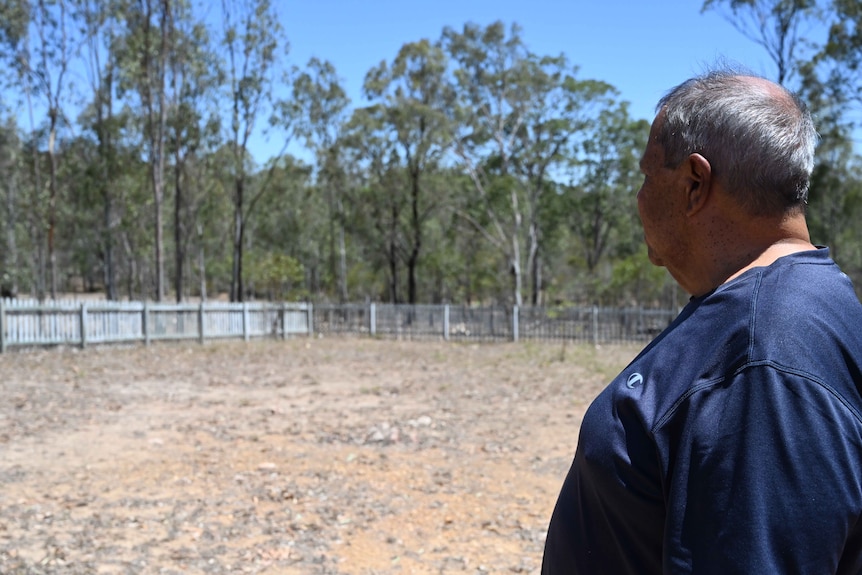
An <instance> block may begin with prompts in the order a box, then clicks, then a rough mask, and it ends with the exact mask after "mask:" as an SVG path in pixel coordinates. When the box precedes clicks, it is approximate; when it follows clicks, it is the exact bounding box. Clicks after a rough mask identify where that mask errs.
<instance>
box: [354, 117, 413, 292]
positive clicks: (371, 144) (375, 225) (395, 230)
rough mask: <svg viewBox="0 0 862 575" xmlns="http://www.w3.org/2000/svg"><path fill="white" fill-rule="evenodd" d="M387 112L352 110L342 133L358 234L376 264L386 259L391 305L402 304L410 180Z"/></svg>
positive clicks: (387, 285)
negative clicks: (350, 169)
mask: <svg viewBox="0 0 862 575" xmlns="http://www.w3.org/2000/svg"><path fill="white" fill-rule="evenodd" d="M385 126H386V110H385V107H384V105H383V104H373V105H371V106H366V107H363V108H358V109H356V110H354V112H353V114H352V116H351V118H350V121H349V122H348V124H347V126H346V128H345V133H344V136H343V142H342V145H343V149H344V153H345V156H346V160H347V165H348V166H352V167H353V173H352V175H351V179H352V180H353V181H354V182H355V189H354V190H353V193H352V194H351V199H352V204H353V208H354V209H353V218H354V221H355V223H356V228H357V229H356V234H357V236H358V237H359V238H360V239H361V241H362V244H363V246H364V247H365V249H366V251H367V253H368V255H367V256H366V258H364V259H365V260H367V261H370V262H372V265H374V264H377V262H378V261H382V262H383V267H384V268H385V269H386V273H387V282H386V290H385V291H386V294H387V297H388V300H389V302H390V303H402V297H401V281H400V263H401V261H402V259H403V253H404V250H405V245H406V240H405V238H404V231H403V225H402V219H403V217H402V213H403V212H404V211H405V210H406V207H407V206H406V204H407V197H406V195H405V194H404V193H403V191H404V189H405V188H406V187H407V178H406V174H405V171H404V169H403V167H402V165H401V161H400V158H399V156H398V152H397V149H396V144H395V142H394V141H393V139H392V138H391V137H389V133H388V132H387V131H386V130H385Z"/></svg>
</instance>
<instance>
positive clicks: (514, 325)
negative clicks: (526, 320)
mask: <svg viewBox="0 0 862 575" xmlns="http://www.w3.org/2000/svg"><path fill="white" fill-rule="evenodd" d="M512 341H518V306H515V307H513V308H512Z"/></svg>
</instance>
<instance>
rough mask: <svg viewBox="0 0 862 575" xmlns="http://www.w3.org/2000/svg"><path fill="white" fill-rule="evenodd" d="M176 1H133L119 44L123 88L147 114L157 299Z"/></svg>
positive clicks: (125, 11)
mask: <svg viewBox="0 0 862 575" xmlns="http://www.w3.org/2000/svg"><path fill="white" fill-rule="evenodd" d="M176 2H177V0H128V2H127V3H125V4H124V5H123V6H122V9H121V12H120V13H121V14H122V16H123V24H124V26H125V29H124V30H123V32H122V37H121V38H119V39H118V42H117V43H116V44H115V46H116V51H117V57H118V59H119V71H120V86H119V88H120V90H121V93H122V94H126V95H128V94H132V93H134V94H136V95H137V104H138V105H139V106H140V112H141V116H142V124H143V126H142V130H141V134H142V142H143V144H144V147H143V149H144V150H145V154H146V158H147V163H148V165H149V167H150V185H151V190H152V197H153V204H152V208H153V225H154V228H155V229H154V246H153V247H154V256H155V257H154V268H155V269H154V272H155V274H154V280H155V281H154V284H155V285H154V289H155V294H154V295H155V299H156V301H162V299H163V298H164V296H165V291H166V279H165V257H164V213H163V212H164V208H163V206H164V199H165V172H166V157H165V142H166V133H167V121H168V107H169V102H168V92H167V82H168V77H169V58H170V53H171V50H172V49H173V41H174V32H173V27H174V11H175V9H176Z"/></svg>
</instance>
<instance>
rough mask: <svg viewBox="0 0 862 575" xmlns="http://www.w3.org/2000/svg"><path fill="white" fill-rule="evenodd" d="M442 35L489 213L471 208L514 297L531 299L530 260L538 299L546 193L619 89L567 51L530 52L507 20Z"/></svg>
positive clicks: (469, 155) (461, 150) (459, 130)
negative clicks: (527, 284)
mask: <svg viewBox="0 0 862 575" xmlns="http://www.w3.org/2000/svg"><path fill="white" fill-rule="evenodd" d="M443 41H444V45H445V47H446V49H447V51H448V53H449V54H450V56H451V57H452V59H453V60H454V61H455V62H456V64H457V66H456V68H455V70H454V78H455V82H454V88H455V90H456V92H457V93H456V105H455V106H453V109H454V110H455V112H454V120H455V124H454V125H455V126H456V131H455V137H454V153H455V157H456V158H457V159H458V161H459V163H460V165H461V166H463V168H464V169H465V170H466V172H467V173H468V174H469V175H470V177H471V179H472V181H473V184H474V189H475V191H476V193H477V196H478V199H479V202H478V205H479V206H480V207H481V210H482V215H481V217H479V216H478V215H477V214H476V213H470V212H469V211H467V210H465V211H463V214H464V217H465V218H467V219H469V220H470V221H471V222H472V223H473V224H474V225H475V226H476V227H477V229H479V230H480V231H481V232H482V234H483V236H484V237H485V238H486V239H487V240H488V241H490V242H491V243H492V244H493V245H494V246H496V247H497V249H498V250H499V251H500V252H501V253H502V254H504V256H505V257H506V259H507V261H508V267H509V271H510V273H511V275H512V292H513V300H514V303H515V304H517V305H522V303H523V296H522V291H523V275H524V268H525V267H526V268H527V269H528V270H530V271H532V273H533V278H534V282H533V283H534V289H533V297H532V301H533V302H537V301H538V293H539V291H540V289H541V286H540V285H539V280H538V271H537V270H538V269H539V267H538V261H537V257H538V254H539V253H540V251H541V241H542V230H541V218H540V211H541V209H542V196H543V195H544V194H545V193H546V190H547V189H548V188H549V187H552V186H553V182H554V178H556V177H559V175H561V173H562V169H563V168H564V166H565V165H566V163H567V161H568V158H569V157H571V155H572V153H573V146H574V145H575V144H576V142H578V141H579V139H580V138H581V137H582V133H583V132H584V131H585V130H586V128H587V127H588V126H589V125H591V124H592V123H593V122H595V119H596V117H597V114H598V113H599V112H600V111H601V110H602V109H604V108H606V107H607V106H609V105H610V104H611V102H612V101H613V96H614V94H615V92H614V90H613V88H612V87H611V86H610V85H608V84H606V83H604V82H598V81H592V80H578V79H577V78H576V73H577V69H576V68H573V67H571V66H570V65H569V63H568V61H567V59H566V58H565V56H562V55H561V56H559V57H540V56H536V55H535V54H532V53H530V52H529V51H528V50H527V49H526V47H525V45H524V43H523V40H522V39H521V36H520V28H519V27H518V26H517V25H512V26H511V28H510V29H509V30H508V32H507V30H506V28H505V26H504V25H503V24H502V23H500V22H497V23H494V24H491V25H489V26H488V27H486V28H484V29H483V28H481V27H479V26H476V25H474V24H467V25H465V26H464V29H463V32H456V31H454V30H452V29H451V28H447V29H446V30H444V33H443ZM525 264H526V266H525Z"/></svg>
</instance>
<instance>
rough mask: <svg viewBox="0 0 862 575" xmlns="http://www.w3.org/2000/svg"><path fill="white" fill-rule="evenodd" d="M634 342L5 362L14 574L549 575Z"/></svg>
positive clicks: (58, 352)
mask: <svg viewBox="0 0 862 575" xmlns="http://www.w3.org/2000/svg"><path fill="white" fill-rule="evenodd" d="M636 351H637V350H636V349H635V348H634V347H605V348H602V349H594V348H592V347H572V346H568V347H567V346H565V345H563V344H534V343H523V342H522V343H506V344H482V345H474V344H459V343H445V342H399V341H381V340H373V339H314V340H306V339H295V340H289V341H286V342H285V341H254V342H250V343H243V342H221V343H211V344H207V345H204V346H199V345H197V344H183V345H154V346H152V347H129V348H117V347H102V348H91V349H87V350H83V351H79V350H75V349H53V350H35V351H16V352H13V353H9V354H5V355H2V356H0V394H2V395H0V397H2V401H0V486H2V489H0V573H4V574H23V573H27V574H43V573H58V574H59V573H62V574H90V573H110V574H138V573H141V574H143V573H147V574H149V573H153V574H181V573H205V574H223V573H272V574H288V575H292V574H303V575H305V574H390V573H416V574H432V573H538V570H539V567H540V563H541V553H542V546H543V542H544V537H545V530H546V527H547V522H548V519H549V517H550V514H551V511H552V509H553V505H554V501H555V498H556V495H557V491H558V489H559V487H560V484H561V483H562V480H563V478H564V476H565V473H566V471H567V469H568V466H569V463H570V461H571V458H572V455H573V453H574V450H575V446H576V441H577V433H578V427H579V425H580V420H581V416H582V415H583V412H584V410H585V408H586V406H587V405H588V404H589V402H590V401H591V400H592V398H593V397H595V395H596V394H597V393H598V392H599V390H600V389H601V387H602V386H603V385H604V384H605V383H606V382H607V381H608V380H609V379H610V378H611V377H612V376H613V375H614V374H615V373H616V372H618V371H619V370H620V369H621V368H622V367H623V366H624V365H625V364H626V363H627V362H628V361H629V360H630V359H631V358H632V357H633V356H634V354H635V353H636Z"/></svg>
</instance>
